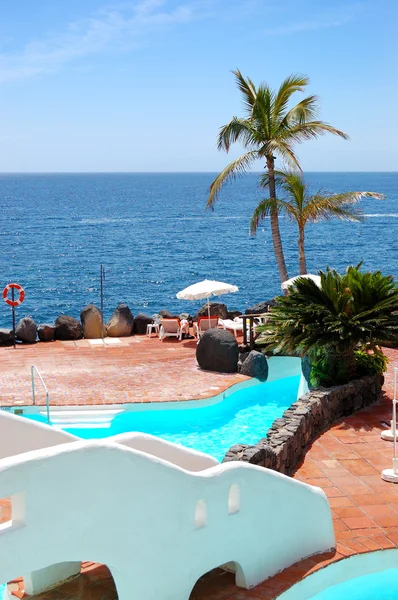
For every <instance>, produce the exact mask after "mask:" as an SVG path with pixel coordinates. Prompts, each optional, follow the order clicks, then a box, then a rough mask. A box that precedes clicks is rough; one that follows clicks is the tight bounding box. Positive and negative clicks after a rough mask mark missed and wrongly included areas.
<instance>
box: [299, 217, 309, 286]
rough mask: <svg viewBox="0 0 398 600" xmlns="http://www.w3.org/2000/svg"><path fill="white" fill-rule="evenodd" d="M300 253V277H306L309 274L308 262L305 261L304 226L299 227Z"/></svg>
mask: <svg viewBox="0 0 398 600" xmlns="http://www.w3.org/2000/svg"><path fill="white" fill-rule="evenodd" d="M298 251H299V266H300V275H306V274H307V261H306V260H305V250H304V227H303V226H302V225H299V238H298Z"/></svg>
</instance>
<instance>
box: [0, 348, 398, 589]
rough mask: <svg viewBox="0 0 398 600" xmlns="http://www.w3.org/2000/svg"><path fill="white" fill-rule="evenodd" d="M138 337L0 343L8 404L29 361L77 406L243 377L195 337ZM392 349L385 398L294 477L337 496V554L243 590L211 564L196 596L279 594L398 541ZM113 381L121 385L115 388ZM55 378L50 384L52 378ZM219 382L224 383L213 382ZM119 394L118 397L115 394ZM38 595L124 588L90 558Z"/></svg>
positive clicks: (321, 446) (325, 440)
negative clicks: (212, 360) (199, 352)
mask: <svg viewBox="0 0 398 600" xmlns="http://www.w3.org/2000/svg"><path fill="white" fill-rule="evenodd" d="M138 339H139V340H140V341H138ZM133 340H134V338H131V339H130V338H128V339H127V340H126V341H125V342H124V343H123V345H122V346H121V347H119V348H105V349H104V348H98V347H95V348H90V347H89V346H87V345H86V344H87V343H85V344H83V342H72V343H70V342H56V343H54V344H50V345H44V344H37V345H36V346H34V347H24V348H18V349H17V350H15V351H14V350H13V348H0V383H1V385H2V388H1V389H2V400H1V403H3V402H4V403H6V404H12V403H13V402H15V400H16V398H18V397H20V396H21V390H22V386H21V385H20V381H21V374H22V375H24V376H26V379H27V381H28V383H27V384H26V386H25V387H23V390H22V391H24V393H25V395H26V397H29V366H30V364H32V363H34V364H37V366H38V367H39V368H40V369H41V370H42V372H43V376H44V377H45V380H46V381H48V382H50V381H51V382H52V383H54V384H55V385H56V386H58V387H57V388H56V389H57V395H56V396H55V395H54V397H55V400H56V402H57V403H68V404H69V403H74V402H73V400H72V399H73V398H74V397H75V399H76V400H77V399H78V401H77V402H76V403H81V402H82V399H83V398H84V395H85V394H89V396H88V397H89V398H90V399H91V400H90V402H104V403H112V402H121V401H122V400H121V398H123V397H126V398H128V399H126V400H124V401H125V402H128V401H130V402H131V401H132V399H133V400H134V397H133V396H128V394H129V393H130V392H126V391H125V390H123V389H122V388H123V385H124V386H136V387H134V389H135V390H139V389H140V385H141V384H142V385H143V387H144V389H146V390H147V392H146V394H145V396H144V397H145V400H139V401H150V399H151V398H153V399H154V400H158V401H159V400H164V399H166V400H173V399H176V396H177V397H181V398H188V397H193V396H194V395H195V394H196V397H199V396H198V395H197V394H203V395H205V394H206V395H207V392H208V390H211V391H213V392H214V393H218V391H220V389H221V388H222V387H223V386H225V387H227V386H228V385H231V384H232V383H235V381H239V380H241V379H242V378H239V376H236V375H233V376H225V375H218V374H215V373H203V372H201V371H198V370H197V368H196V366H195V358H194V353H195V342H191V341H187V342H182V343H180V344H179V343H178V342H174V341H170V342H165V343H164V344H160V343H159V341H158V340H156V339H155V338H153V339H152V340H148V339H143V338H142V340H141V338H136V340H135V341H133ZM137 344H140V345H139V346H138V345H137ZM157 348H159V350H157ZM386 353H387V355H388V356H389V357H390V360H391V364H390V366H389V370H388V372H387V374H386V380H385V385H384V388H383V391H384V394H383V398H382V399H381V401H380V403H378V404H376V405H374V406H372V407H370V408H368V409H366V410H363V411H360V412H358V413H356V414H355V415H352V416H351V417H347V418H344V419H341V420H340V421H339V422H337V423H336V424H335V425H334V426H333V427H332V428H331V429H330V430H329V431H327V432H325V433H324V434H322V435H321V436H319V438H318V439H317V440H316V441H315V442H314V443H313V444H312V446H311V447H310V448H309V450H308V452H307V454H306V456H305V459H304V461H303V463H302V464H301V465H300V467H299V468H298V469H297V472H296V473H295V475H294V477H295V478H297V479H300V480H301V481H305V482H307V483H309V484H312V485H318V486H320V487H321V488H323V489H324V491H325V493H326V495H327V496H328V498H329V502H330V505H331V508H332V511H333V520H334V527H335V532H336V538H337V551H336V552H334V553H330V554H327V555H321V556H316V557H313V558H311V559H307V560H304V561H302V562H301V563H298V564H297V565H294V566H292V567H290V568H289V569H287V570H286V571H284V572H283V573H280V574H279V575H277V576H275V577H273V578H272V579H270V580H268V581H266V582H264V583H263V584H261V585H260V586H258V587H256V588H254V589H253V590H242V589H238V588H236V587H235V584H234V577H233V575H231V574H230V573H225V572H223V571H220V570H215V571H212V572H211V573H209V574H208V575H206V576H205V577H204V578H202V579H201V580H200V581H199V582H198V584H197V585H196V586H195V588H194V590H193V592H192V595H191V600H204V599H205V598H206V599H207V600H272V599H273V598H275V597H276V596H277V595H278V594H280V593H281V592H282V591H284V590H285V589H287V588H288V587H290V586H291V585H293V584H294V583H295V582H297V581H299V580H300V579H302V578H303V577H304V576H306V575H308V574H309V573H311V572H312V571H314V570H317V569H319V568H321V567H323V566H326V565H327V564H329V563H331V562H334V561H337V560H340V559H342V558H344V557H346V556H350V555H353V554H358V553H362V552H369V551H372V550H379V549H382V548H393V547H397V546H398V486H395V485H394V484H391V483H386V482H384V481H382V480H381V478H380V473H381V470H382V469H385V468H389V467H390V466H391V458H392V445H391V443H390V442H386V441H383V440H381V439H380V432H381V431H382V430H384V429H386V425H385V423H386V422H389V420H390V418H391V399H392V394H393V389H392V385H393V366H398V350H390V349H387V350H386ZM140 368H141V369H142V370H141V369H140ZM140 373H141V375H140ZM154 373H156V375H153V374H154ZM165 373H166V374H167V377H165ZM98 378H100V381H99V382H98V381H97V379H98ZM112 378H114V380H115V383H116V382H117V385H115V386H114V385H113V384H114V382H113V380H112ZM118 378H119V380H118ZM132 378H134V379H132ZM82 382H83V383H82ZM139 382H141V384H140V383H139ZM49 385H50V390H51V389H52V384H51V383H49ZM55 385H54V389H55ZM81 385H84V389H83V390H79V386H81ZM68 386H72V390H71V389H69V390H68V389H67V388H68ZM216 387H217V388H220V389H219V390H218V391H216V390H215V389H213V388H216ZM161 389H165V390H166V391H165V393H164V395H163V396H162V395H160V394H159V392H160V391H161ZM91 390H95V393H93V392H92V391H91ZM188 390H189V393H188V394H186V395H185V393H186V392H187V391H188ZM75 393H76V396H75ZM97 394H98V395H97ZM113 394H115V397H117V398H118V400H113ZM124 394H126V396H124ZM179 395H180V396H179ZM310 534H311V532H309V535H310ZM88 558H89V557H88ZM13 585H14V593H15V595H16V596H19V597H22V596H23V591H22V585H21V584H18V583H15V584H13ZM39 598H40V600H88V599H89V600H97V599H98V600H100V599H101V600H116V598H117V594H116V590H115V588H114V585H113V580H112V577H111V576H110V574H109V571H108V570H107V569H106V568H105V567H104V566H98V565H95V564H93V563H85V564H84V569H83V573H82V574H81V575H80V577H78V578H77V579H74V580H73V581H70V582H68V583H66V584H65V585H63V586H61V587H59V588H57V589H56V590H53V591H50V592H48V593H46V594H40V596H37V597H36V598H35V600H39Z"/></svg>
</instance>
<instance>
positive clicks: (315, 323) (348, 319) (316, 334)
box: [265, 265, 398, 376]
mask: <svg viewBox="0 0 398 600" xmlns="http://www.w3.org/2000/svg"><path fill="white" fill-rule="evenodd" d="M360 266H361V265H358V266H356V267H352V266H351V267H348V269H347V271H346V273H345V274H344V275H340V274H339V273H337V272H336V271H334V270H330V269H327V270H326V272H322V271H321V272H320V273H319V274H320V276H321V287H318V285H316V283H314V281H312V280H311V279H307V278H304V277H302V278H299V279H297V280H296V282H295V284H294V287H292V288H290V290H289V295H288V296H283V297H280V298H278V302H277V304H276V306H275V307H273V310H272V313H271V315H270V320H269V322H268V323H267V330H268V332H267V334H266V335H265V341H266V343H267V345H268V348H269V349H271V350H278V351H279V352H282V353H288V354H298V355H300V356H305V355H307V354H309V353H310V352H312V351H315V352H316V351H323V352H325V353H326V355H327V356H328V357H329V360H330V361H331V362H333V361H334V362H335V363H336V362H337V361H338V362H339V363H340V364H341V363H344V364H345V365H346V367H347V369H346V370H347V374H348V376H350V375H352V374H353V372H354V365H355V349H356V347H357V346H358V345H361V346H364V345H366V346H369V347H371V348H376V347H377V345H378V344H380V343H382V342H384V341H393V342H396V338H397V333H398V287H397V285H396V284H395V282H394V279H393V277H392V276H385V275H383V274H382V273H381V272H380V271H375V272H365V273H364V272H362V271H361V270H360Z"/></svg>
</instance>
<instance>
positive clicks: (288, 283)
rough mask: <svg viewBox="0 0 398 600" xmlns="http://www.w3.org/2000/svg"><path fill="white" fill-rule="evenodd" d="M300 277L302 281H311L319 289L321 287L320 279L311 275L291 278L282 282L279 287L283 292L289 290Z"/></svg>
mask: <svg viewBox="0 0 398 600" xmlns="http://www.w3.org/2000/svg"><path fill="white" fill-rule="evenodd" d="M300 277H304V279H312V281H313V282H314V283H316V285H317V286H318V287H319V288H320V287H321V278H320V277H319V275H311V273H307V274H306V275H296V277H292V278H291V279H287V280H286V281H284V282H283V283H282V286H281V287H282V290H283V291H285V290H287V289H288V288H290V287H291V286H292V285H294V284H295V282H296V281H297V279H299V278H300Z"/></svg>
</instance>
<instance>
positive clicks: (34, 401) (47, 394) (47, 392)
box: [30, 365, 50, 424]
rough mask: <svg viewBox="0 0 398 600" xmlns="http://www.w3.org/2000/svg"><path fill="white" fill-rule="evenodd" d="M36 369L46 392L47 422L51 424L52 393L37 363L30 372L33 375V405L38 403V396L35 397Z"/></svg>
mask: <svg viewBox="0 0 398 600" xmlns="http://www.w3.org/2000/svg"><path fill="white" fill-rule="evenodd" d="M35 371H36V373H37V375H38V377H39V379H40V381H41V384H42V386H43V387H44V391H45V392H46V409H47V423H48V424H50V394H49V391H48V389H47V386H46V384H45V383H44V381H43V377H42V376H41V374H40V371H39V369H38V368H37V367H36V365H32V367H31V369H30V373H31V377H32V403H33V405H35V404H36V398H35Z"/></svg>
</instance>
